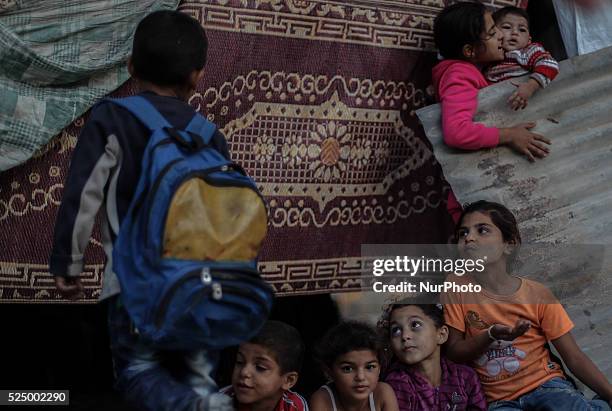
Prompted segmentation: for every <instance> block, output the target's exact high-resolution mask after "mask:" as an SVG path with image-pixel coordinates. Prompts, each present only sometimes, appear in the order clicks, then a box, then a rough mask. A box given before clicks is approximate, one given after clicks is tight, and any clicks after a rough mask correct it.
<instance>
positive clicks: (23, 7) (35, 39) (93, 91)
mask: <svg viewBox="0 0 612 411" xmlns="http://www.w3.org/2000/svg"><path fill="white" fill-rule="evenodd" d="M178 3H179V1H178V0H164V1H162V0H138V1H134V0H45V1H40V0H3V1H1V2H0V170H6V169H8V168H11V167H14V166H16V165H18V164H20V163H23V162H24V161H26V160H27V159H29V158H30V157H31V156H32V155H33V154H34V153H35V151H36V150H37V149H39V148H40V147H42V146H43V145H44V144H45V143H47V142H48V141H49V140H50V139H51V138H52V137H53V136H54V135H56V134H57V133H59V132H60V131H61V130H62V129H63V128H64V127H65V126H67V125H68V124H70V123H71V122H72V121H73V120H75V119H76V118H77V117H78V116H80V115H81V114H83V113H84V112H85V111H87V109H89V108H90V107H91V106H92V105H93V104H94V103H95V102H96V101H97V100H98V99H99V98H101V97H103V96H104V95H106V94H108V93H109V92H111V91H113V90H114V89H116V88H117V87H119V85H121V84H122V83H123V82H124V81H126V80H127V79H128V77H129V76H128V73H127V67H126V64H125V63H126V61H127V57H128V56H129V54H130V51H131V47H132V35H133V33H134V30H135V28H136V25H137V24H138V22H139V21H140V20H141V19H142V18H143V17H144V16H145V15H147V14H148V13H150V12H152V11H155V10H161V9H176V8H177V7H178Z"/></svg>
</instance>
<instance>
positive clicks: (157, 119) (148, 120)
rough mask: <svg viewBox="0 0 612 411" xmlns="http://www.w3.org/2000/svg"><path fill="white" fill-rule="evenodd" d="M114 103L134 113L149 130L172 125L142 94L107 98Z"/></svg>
mask: <svg viewBox="0 0 612 411" xmlns="http://www.w3.org/2000/svg"><path fill="white" fill-rule="evenodd" d="M105 100H106V101H109V102H111V103H113V104H117V105H118V106H121V107H123V108H125V109H126V110H127V111H129V112H130V113H132V114H133V115H134V116H135V117H136V118H137V119H138V120H140V121H141V122H142V124H144V125H145V126H146V127H147V128H148V129H149V130H151V131H154V130H158V129H160V128H164V127H172V126H171V125H170V123H168V121H167V120H166V119H165V118H164V116H162V115H161V114H160V112H159V111H157V109H156V108H155V107H154V106H153V104H151V103H149V101H148V100H147V99H146V98H144V97H142V96H130V97H123V98H107V99H105Z"/></svg>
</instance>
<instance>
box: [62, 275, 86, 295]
mask: <svg viewBox="0 0 612 411" xmlns="http://www.w3.org/2000/svg"><path fill="white" fill-rule="evenodd" d="M55 288H57V290H58V291H59V292H60V294H61V295H62V296H63V297H64V298H68V299H70V300H78V299H79V298H83V297H84V296H85V294H84V293H83V284H81V279H80V278H79V277H60V276H55Z"/></svg>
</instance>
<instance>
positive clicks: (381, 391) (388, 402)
mask: <svg viewBox="0 0 612 411" xmlns="http://www.w3.org/2000/svg"><path fill="white" fill-rule="evenodd" d="M376 397H379V398H381V399H382V404H381V407H380V411H399V405H398V404H397V397H396V396H395V391H393V388H391V386H390V385H389V384H387V383H384V382H382V381H381V382H379V383H378V384H377V385H376V390H375V392H374V398H376Z"/></svg>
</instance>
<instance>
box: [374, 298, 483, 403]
mask: <svg viewBox="0 0 612 411" xmlns="http://www.w3.org/2000/svg"><path fill="white" fill-rule="evenodd" d="M378 326H379V328H380V329H381V331H382V332H383V333H384V334H386V336H387V338H388V341H389V345H390V348H391V351H392V353H393V358H392V361H391V365H390V367H389V369H388V370H387V373H386V376H385V382H386V383H387V384H389V385H390V386H391V387H392V388H393V391H395V395H396V397H397V402H398V405H399V409H400V411H423V410H427V411H465V410H469V411H484V410H486V409H487V404H486V402H485V397H484V394H483V392H482V388H481V386H480V382H479V381H478V376H477V375H476V373H475V372H474V370H473V369H472V368H470V367H468V366H466V365H458V364H455V363H452V362H451V361H448V360H447V359H445V358H444V357H442V355H441V353H440V347H441V346H442V344H444V342H445V341H446V339H447V338H448V327H447V326H446V325H444V314H443V308H442V305H440V304H410V303H407V302H406V303H402V302H397V303H392V304H390V305H389V306H388V307H387V308H386V309H385V311H384V313H383V317H382V318H381V321H379V324H378Z"/></svg>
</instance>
